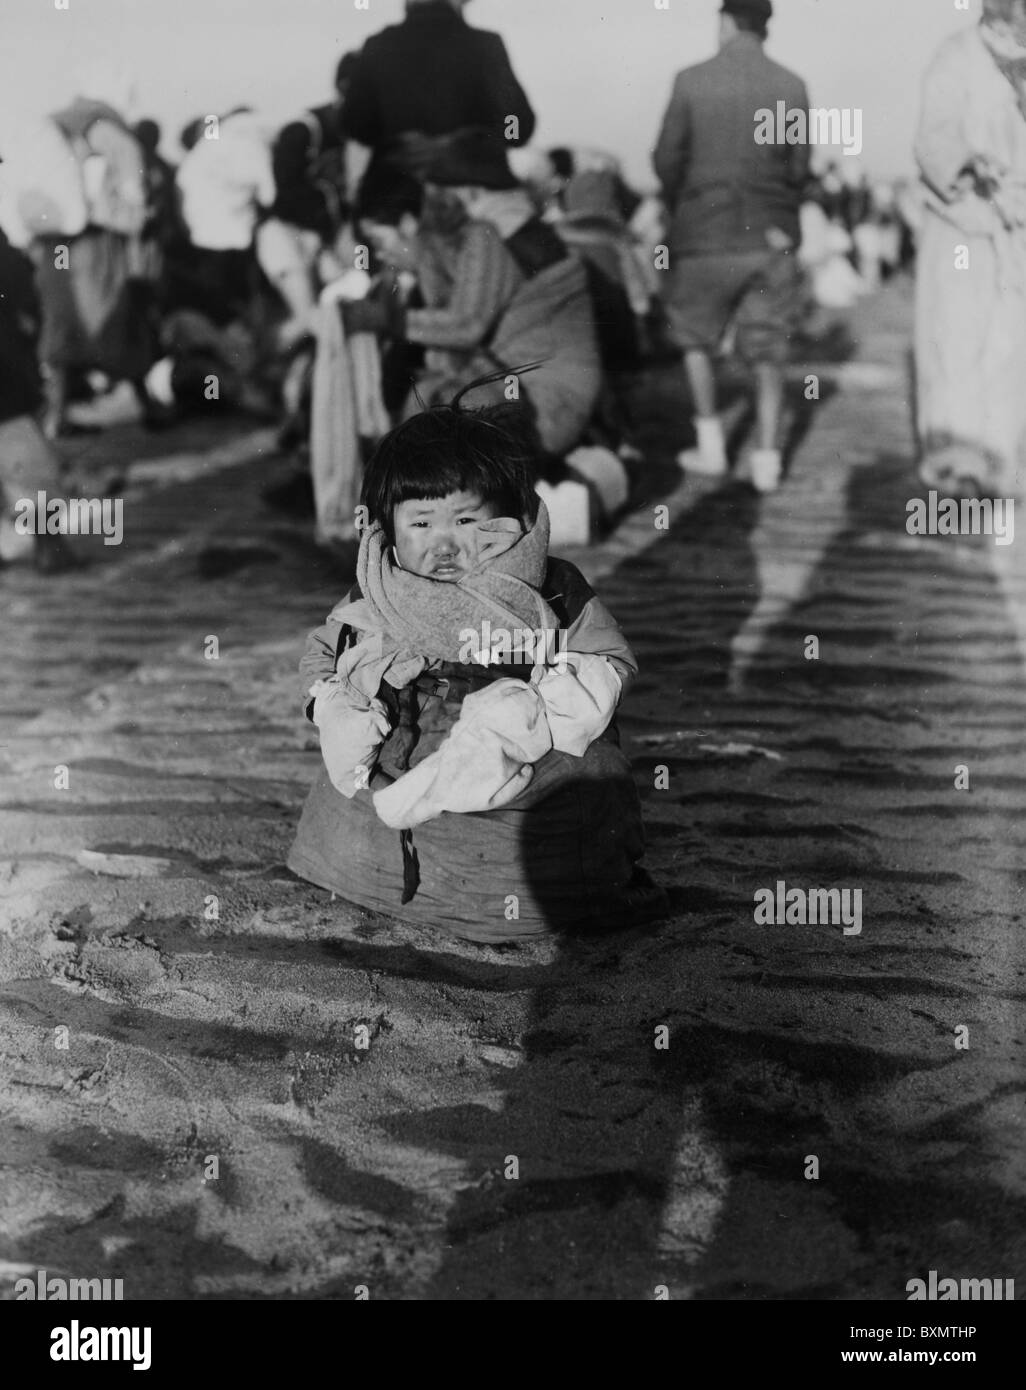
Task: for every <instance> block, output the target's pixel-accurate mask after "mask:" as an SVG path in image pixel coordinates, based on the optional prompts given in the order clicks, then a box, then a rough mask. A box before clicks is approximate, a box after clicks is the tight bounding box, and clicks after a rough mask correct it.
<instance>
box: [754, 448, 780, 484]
mask: <svg viewBox="0 0 1026 1390" xmlns="http://www.w3.org/2000/svg"><path fill="white" fill-rule="evenodd" d="M781 462H782V460H781V454H780V450H779V449H753V450H752V459H751V471H752V483H753V485H754V486H755V487H756V489H757V490H758V491H759V492H773V490H774V489H775V488H776V486H777V484H778V483H779V482H780V469H781Z"/></svg>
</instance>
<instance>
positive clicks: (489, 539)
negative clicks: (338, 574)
mask: <svg viewBox="0 0 1026 1390" xmlns="http://www.w3.org/2000/svg"><path fill="white" fill-rule="evenodd" d="M477 529H478V533H479V535H480V538H481V546H480V555H479V560H478V564H477V565H476V566H475V568H474V569H473V570H470V571H469V572H468V573H467V574H464V575H462V576H461V577H460V579H459V580H458V581H456V582H455V583H449V582H443V581H442V580H438V579H430V578H428V577H427V576H425V575H420V574H413V573H411V572H410V571H409V570H404V569H401V568H400V567H399V566H398V565H397V564H396V563H395V561H394V559H393V557H392V552H391V547H390V545H389V544H388V541H387V539H386V537H385V533H384V532H383V531H382V529H381V527H380V526H378V525H374V526H371V527H369V528H368V529H367V530H366V531H365V532H364V534H363V536H362V538H361V540H360V552H359V556H358V557H357V561H356V578H357V583H358V584H359V586H360V595H361V597H360V598H359V599H357V600H356V601H355V602H354V603H351V604H347V605H344V606H342V607H340V608H338V609H336V610H335V613H334V614H333V615H332V617H333V618H334V619H335V620H336V621H339V622H344V623H346V624H347V625H348V626H350V627H352V628H354V629H356V630H357V631H358V632H360V633H361V634H366V635H380V636H381V637H382V639H383V642H384V646H385V648H386V649H388V648H393V649H394V650H396V651H397V652H398V653H399V654H400V658H405V657H408V658H414V657H422V658H427V659H428V660H429V661H430V660H440V661H454V662H455V661H459V660H460V659H461V656H460V653H461V650H463V651H465V649H466V643H465V640H464V641H461V639H460V633H461V632H465V630H466V629H468V628H472V629H473V630H474V632H475V633H480V631H481V627H482V624H483V622H484V621H485V619H487V620H488V621H489V622H490V624H491V625H492V627H493V628H506V629H509V630H515V629H518V628H519V629H521V630H523V629H525V628H529V629H531V630H532V631H536V630H538V629H540V628H541V629H545V630H548V631H557V630H558V628H559V619H558V618H557V617H556V615H555V613H554V612H553V611H552V609H551V608H550V607H549V605H548V604H547V603H546V602H545V600H544V599H543V598H542V596H541V594H540V592H539V589H540V588H541V585H542V582H543V580H544V578H545V570H546V566H547V564H548V550H549V514H548V512H547V510H546V508H545V503H544V502H539V504H538V516H537V519H536V521H535V523H534V525H533V526H532V527H531V529H530V531H528V532H526V533H524V532H522V531H521V528H520V525H519V523H518V522H517V521H515V520H514V519H513V518H512V517H497V518H496V519H495V520H494V521H485V522H481V523H480V524H479V526H478V528H477Z"/></svg>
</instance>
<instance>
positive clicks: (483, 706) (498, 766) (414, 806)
mask: <svg viewBox="0 0 1026 1390" xmlns="http://www.w3.org/2000/svg"><path fill="white" fill-rule="evenodd" d="M551 747H552V736H551V734H550V733H549V730H548V726H547V724H546V720H545V709H544V706H543V704H542V701H541V699H540V697H539V695H538V691H537V690H536V689H535V688H534V687H533V686H531V685H528V684H526V683H525V682H524V681H518V680H513V679H505V678H504V679H501V680H497V681H494V682H493V683H492V684H491V685H489V686H487V687H486V688H485V689H484V690H479V691H477V692H476V693H474V694H473V695H468V696H467V698H466V699H465V700H464V701H463V709H462V711H461V713H460V717H459V719H458V720H457V721H456V723H455V724H454V725H453V728H452V730H451V732H450V734H449V736H448V738H447V739H446V740H445V742H444V743H443V744H442V746H441V747H440V748H439V749H437V751H436V752H434V753H431V754H430V755H429V756H428V757H426V758H425V759H424V760H423V761H422V762H420V763H418V764H417V766H416V767H413V768H411V769H410V771H409V772H407V773H406V774H405V775H404V776H402V777H400V778H399V779H398V781H396V782H393V783H392V785H391V786H390V787H386V788H385V789H384V791H380V792H375V794H374V807H375V810H376V811H377V813H378V815H379V817H380V818H381V819H382V820H383V821H384V822H385V824H386V825H390V826H392V828H393V829H395V830H410V829H412V828H413V827H414V826H416V825H422V824H423V823H424V821H428V820H433V819H434V817H435V816H438V815H441V813H442V812H443V811H456V812H464V813H465V812H467V811H494V810H496V809H497V808H498V807H500V806H508V805H509V803H510V802H511V801H515V800H516V798H517V797H518V796H519V795H520V793H521V792H522V791H523V790H524V789H525V787H526V786H527V784H528V783H529V782H530V780H531V778H532V777H533V776H534V768H533V766H532V765H533V764H534V763H536V762H538V760H539V759H540V758H543V757H544V756H545V754H546V753H547V752H548V751H549V749H550V748H551Z"/></svg>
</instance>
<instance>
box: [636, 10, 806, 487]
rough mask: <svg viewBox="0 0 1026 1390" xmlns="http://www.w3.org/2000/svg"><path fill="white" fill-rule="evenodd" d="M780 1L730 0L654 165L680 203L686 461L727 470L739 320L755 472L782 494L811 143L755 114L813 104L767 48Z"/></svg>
mask: <svg viewBox="0 0 1026 1390" xmlns="http://www.w3.org/2000/svg"><path fill="white" fill-rule="evenodd" d="M772 13H773V6H772V4H771V2H770V0H724V5H723V9H722V11H721V17H720V51H719V53H718V54H717V56H716V57H715V58H712V59H710V60H709V61H708V62H706V63H700V64H698V65H697V66H696V67H691V68H687V69H686V70H685V71H683V72H681V73H679V74H678V76H677V79H676V82H675V84H674V89H673V96H672V98H671V101H670V105H669V108H668V110H667V112H666V116H665V118H664V121H663V126H662V130H661V131H660V135H659V141H658V144H657V146H656V149H655V152H654V156H653V163H654V165H655V170H656V173H657V174H658V176H659V179H660V182H661V183H662V186H663V190H664V193H665V196H666V201H667V205H668V206H669V207H670V208H671V209H672V210H673V226H672V231H671V235H670V270H669V275H668V276H667V277H665V278H666V279H667V280H668V286H667V297H666V308H667V316H668V318H669V320H670V326H671V329H672V331H673V333H674V336H675V337H676V339H677V341H678V343H679V345H680V347H681V348H683V350H684V361H685V366H686V369H687V376H688V383H689V385H690V388H691V396H692V400H693V401H694V406H695V411H696V416H695V429H696V433H697V435H698V447H697V449H694V450H689V451H687V452H686V453H684V454H682V455H680V456H679V460H678V461H679V462H680V463H681V465H682V466H683V467H686V468H688V469H690V470H693V471H695V472H698V473H703V474H706V475H709V476H713V477H718V476H723V475H725V474H726V472H727V450H726V441H725V438H724V429H723V422H722V420H721V419H720V417H719V416H718V415H717V413H716V375H715V371H714V367H713V355H714V353H715V352H716V351H717V349H718V347H719V345H720V344H721V342H722V341H723V339H724V336H725V334H726V333H727V331H728V329H730V328H731V327H732V326H733V327H736V330H737V338H736V342H737V347H738V351H739V353H740V354H741V356H742V357H743V358H745V359H747V360H748V361H749V362H750V363H751V364H752V366H753V367H754V372H755V380H756V395H757V425H756V429H757V436H758V440H757V447H756V448H755V450H754V451H753V453H752V456H751V478H752V482H753V484H754V485H755V487H756V488H757V489H758V490H759V491H761V492H769V491H772V490H773V489H774V488H775V487H776V486H777V485H778V483H779V480H780V475H781V462H782V461H781V451H780V444H779V434H780V418H781V410H782V405H783V395H784V366H785V363H786V362H787V359H788V354H789V348H790V341H791V338H792V337H793V336H795V334H796V333H797V331H798V328H799V326H800V314H801V306H802V283H801V274H800V271H799V267H798V260H797V251H798V246H799V240H800V236H801V228H800V221H799V207H800V204H801V197H802V191H803V188H804V185H805V181H806V177H807V174H808V168H809V148H808V146H807V145H801V144H799V145H787V144H781V145H771V144H759V143H757V142H756V141H755V139H754V135H753V122H752V116H753V112H756V111H758V110H760V109H762V108H769V109H770V110H775V109H776V104H777V102H783V103H784V104H785V106H786V107H787V109H788V110H794V109H796V108H797V109H801V110H806V111H807V110H808V106H809V100H808V95H807V93H806V90H805V84H804V83H803V82H802V81H801V79H800V78H799V77H796V76H795V75H794V73H791V72H789V71H788V70H787V69H786V68H782V67H780V66H779V65H778V64H776V63H774V62H771V61H770V59H769V58H767V57H766V55H765V53H764V52H763V47H762V44H763V40H764V38H765V36H766V27H767V24H768V22H769V19H770V17H771V15H772Z"/></svg>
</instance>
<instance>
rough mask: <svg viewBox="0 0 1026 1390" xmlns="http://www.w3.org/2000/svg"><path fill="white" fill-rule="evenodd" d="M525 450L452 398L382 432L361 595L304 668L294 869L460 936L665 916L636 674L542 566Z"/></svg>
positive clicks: (555, 562)
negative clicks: (640, 765) (317, 759)
mask: <svg viewBox="0 0 1026 1390" xmlns="http://www.w3.org/2000/svg"><path fill="white" fill-rule="evenodd" d="M478 384H479V383H476V382H475V383H472V384H471V386H468V387H467V388H466V389H467V390H471V389H473V387H474V386H476V385H478ZM462 394H463V393H461V395H462ZM529 438H530V436H529V434H528V431H527V429H525V428H524V426H523V421H522V418H521V415H520V408H519V407H514V406H508V405H497V406H489V407H486V408H483V409H478V410H461V409H460V408H459V398H458V397H457V399H456V400H455V401H454V402H453V403H452V405H447V406H438V407H435V408H433V409H431V410H427V411H425V412H424V413H422V414H420V415H416V416H414V417H413V418H412V419H410V420H408V421H407V422H406V423H405V424H403V425H401V426H399V428H398V429H395V430H393V431H392V432H391V433H390V434H388V435H386V437H385V438H384V439H383V440H382V441H381V443H380V445H379V446H378V449H377V451H376V453H375V455H374V457H373V459H372V460H371V463H370V465H369V467H368V472H367V476H366V479H365V483H364V491H363V501H364V505H365V506H366V508H367V513H368V516H369V523H370V524H369V525H368V526H367V529H366V530H365V531H364V533H363V535H362V537H361V541H360V552H359V558H358V562H357V581H358V582H357V587H356V588H354V589H353V590H352V591H351V592H350V594H349V595H348V597H347V598H346V599H344V600H343V601H342V602H341V603H340V604H339V605H338V606H337V607H336V608H335V609H334V611H333V612H332V613H331V615H330V616H329V618H328V621H327V623H326V624H325V625H324V626H323V627H321V628H318V629H317V630H316V631H315V632H313V633H312V634H311V636H310V639H309V642H308V644H307V650H306V654H305V656H304V657H303V661H302V663H301V672H302V677H303V701H304V708H305V711H306V714H307V716H308V717H309V718H310V719H312V720H313V722H314V723H315V724H316V725H317V727H318V729H319V731H320V741H321V751H322V755H323V763H324V765H323V768H322V770H321V774H320V776H319V778H318V780H317V782H316V784H315V785H314V787H313V790H312V791H311V793H310V796H309V799H308V800H307V803H306V807H305V809H304V811H303V816H302V819H301V821H300V825H299V830H298V833H297V836H296V841H295V844H294V845H293V848H292V851H291V854H290V856H289V860H288V863H289V867H290V868H291V869H292V870H293V871H294V872H295V873H297V874H299V875H301V876H302V877H303V878H306V879H309V880H311V881H312V882H313V883H316V884H319V885H320V886H321V887H324V888H330V889H332V890H333V891H334V892H336V893H339V894H341V895H342V896H343V897H344V898H346V899H348V900H349V901H350V902H353V903H356V904H358V905H360V906H362V907H365V908H370V909H372V910H374V911H378V912H385V913H390V914H392V915H393V916H396V917H401V918H404V919H406V920H408V921H412V922H419V923H423V924H426V925H431V926H436V927H439V928H441V929H443V930H446V931H449V932H452V933H454V934H455V935H457V936H461V937H466V938H468V939H470V940H473V941H483V942H494V941H511V940H518V939H522V938H526V937H536V936H541V935H544V934H546V933H548V932H551V931H553V930H569V929H586V928H589V927H591V928H598V927H603V926H619V925H622V926H628V925H633V924H636V923H638V922H639V921H645V920H651V919H653V918H655V917H656V916H659V915H662V913H663V912H664V910H665V907H666V901H665V896H664V894H663V892H662V890H661V889H659V888H657V887H656V886H655V885H654V884H653V883H652V881H651V879H649V877H648V875H647V874H646V872H645V871H644V870H643V869H642V868H641V867H640V865H639V861H640V859H641V856H642V853H643V849H644V840H643V831H642V824H641V809H640V803H639V800H638V795H637V790H636V788H635V786H634V782H633V779H632V777H631V772H630V767H629V765H628V763H627V760H626V758H625V757H624V755H623V753H622V752H621V751H620V747H619V738H618V735H617V730H616V719H615V712H616V708H617V705H618V704H619V702H620V699H621V698H622V695H623V693H624V691H625V690H626V688H627V687H628V686H629V684H630V683H631V681H632V680H633V678H634V676H635V675H636V674H637V662H636V660H635V658H634V654H633V652H632V651H631V649H630V647H629V646H628V644H627V641H626V639H625V638H624V636H623V634H622V633H621V631H620V629H619V628H618V627H617V625H616V622H615V621H614V619H613V618H612V616H611V615H610V614H609V612H608V611H607V610H606V609H605V608H604V607H603V605H602V604H601V603H600V602H599V600H598V599H597V598H596V597H595V595H594V593H593V592H592V590H591V589H590V587H589V586H588V584H587V582H586V581H585V579H584V577H583V576H582V575H581V573H580V572H579V571H578V570H577V569H576V568H575V567H574V566H573V565H571V564H569V563H567V562H566V561H565V560H559V559H556V558H554V557H550V556H549V554H548V514H547V512H546V510H545V506H544V503H542V502H541V501H540V499H539V498H538V496H537V494H536V493H535V491H534V486H533V484H534V476H535V465H536V449H534V448H532V445H531V443H530V442H529Z"/></svg>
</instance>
